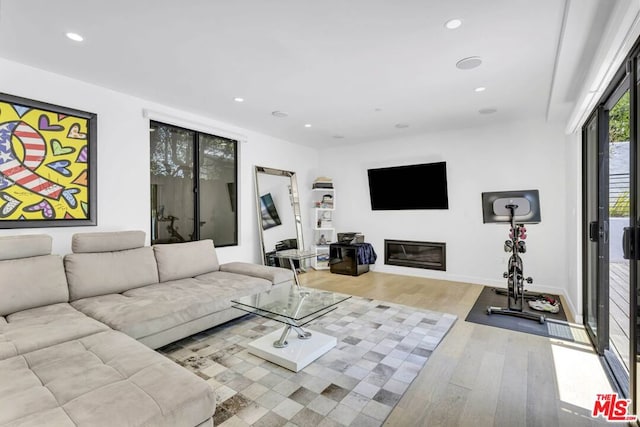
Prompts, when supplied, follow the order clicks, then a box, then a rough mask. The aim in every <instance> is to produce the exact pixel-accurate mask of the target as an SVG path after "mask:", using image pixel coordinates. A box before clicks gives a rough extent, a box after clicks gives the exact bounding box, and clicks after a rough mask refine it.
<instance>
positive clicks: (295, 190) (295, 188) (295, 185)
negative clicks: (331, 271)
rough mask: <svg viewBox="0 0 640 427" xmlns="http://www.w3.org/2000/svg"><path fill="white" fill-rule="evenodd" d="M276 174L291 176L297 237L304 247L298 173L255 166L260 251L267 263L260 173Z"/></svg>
mask: <svg viewBox="0 0 640 427" xmlns="http://www.w3.org/2000/svg"><path fill="white" fill-rule="evenodd" d="M261 173H262V174H266V175H275V176H283V177H289V179H290V183H291V203H292V207H293V218H294V221H295V226H296V237H297V240H298V249H300V250H302V249H304V238H303V236H302V214H301V211H300V194H299V193H298V182H297V179H296V173H295V172H291V171H286V170H282V169H274V168H268V167H264V166H255V168H254V174H253V177H254V182H255V195H256V214H257V222H258V235H259V237H260V251H261V254H262V263H263V264H264V265H267V255H266V250H265V247H264V235H263V233H264V230H263V229H262V212H261V211H260V186H259V185H258V174H261Z"/></svg>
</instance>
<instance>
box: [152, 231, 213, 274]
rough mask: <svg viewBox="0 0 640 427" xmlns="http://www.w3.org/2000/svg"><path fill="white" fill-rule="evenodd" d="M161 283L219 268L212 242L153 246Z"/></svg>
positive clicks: (201, 241) (203, 241)
mask: <svg viewBox="0 0 640 427" xmlns="http://www.w3.org/2000/svg"><path fill="white" fill-rule="evenodd" d="M153 251H154V253H155V256H156V261H157V262H158V273H159V275H160V281H161V282H167V281H169V280H178V279H185V278H187V277H194V276H197V275H198V274H204V273H209V272H212V271H217V270H218V269H219V268H220V264H219V263H218V256H217V255H216V249H215V247H214V246H213V240H200V241H196V242H186V243H173V244H166V245H154V246H153Z"/></svg>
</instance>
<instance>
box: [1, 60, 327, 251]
mask: <svg viewBox="0 0 640 427" xmlns="http://www.w3.org/2000/svg"><path fill="white" fill-rule="evenodd" d="M161 89H162V88H159V89H158V90H161ZM0 92H5V93H9V94H12V95H16V96H22V97H26V98H31V99H35V100H39V101H44V102H48V103H52V104H56V105H62V106H66V107H71V108H75V109H78V110H84V111H89V112H93V113H96V114H97V115H98V138H97V142H98V144H97V145H98V150H97V152H98V174H97V175H98V225H97V226H96V227H56V228H45V229H10V230H0V236H2V235H12V234H35V233H43V232H44V233H47V234H50V235H51V236H52V237H53V240H54V248H53V249H54V253H58V254H65V253H68V252H70V251H71V235H72V234H73V233H78V232H94V231H113V230H131V229H136V230H144V231H146V232H147V234H148V233H149V227H150V221H149V218H150V206H149V205H150V202H149V192H150V190H149V182H150V177H149V119H148V118H145V117H143V110H144V109H149V110H152V111H159V112H162V113H163V114H165V115H166V116H167V117H170V118H172V121H173V122H174V123H173V124H178V125H183V126H185V127H192V128H194V126H191V125H192V124H194V123H195V124H197V127H199V129H198V130H202V131H208V130H210V131H211V132H212V133H216V132H215V130H216V129H223V130H225V131H228V132H230V133H240V134H242V135H244V136H245V138H243V139H246V142H244V143H240V144H239V145H240V146H239V187H238V188H239V191H238V194H239V200H238V211H239V212H238V214H239V227H240V230H239V231H240V233H239V245H238V246H235V247H227V248H220V249H219V250H218V255H219V258H220V261H221V262H227V261H233V260H243V261H259V260H260V255H259V248H258V243H257V242H258V236H257V219H256V208H255V200H254V192H253V191H254V180H253V167H254V165H256V164H257V165H260V166H268V167H273V168H280V169H287V170H292V171H296V172H298V171H299V172H300V173H299V176H298V180H299V185H300V188H301V189H307V188H309V189H310V188H311V182H312V180H313V178H314V177H315V170H316V167H317V154H316V151H315V150H313V149H311V148H308V147H302V146H298V145H295V144H292V143H289V142H286V141H282V140H279V139H275V138H271V137H268V136H265V135H262V134H259V133H255V132H251V131H249V130H246V129H240V128H237V127H234V126H232V125H229V124H226V123H221V122H218V121H215V120H212V119H209V118H205V117H202V116H198V115H195V114H190V113H188V112H184V111H179V110H176V109H172V108H170V107H168V106H163V105H159V104H155V103H152V102H148V101H145V100H143V99H140V98H135V97H132V96H129V95H126V94H122V93H118V92H114V91H112V90H108V89H105V88H102V87H99V86H95V85H92V84H88V83H84V82H81V81H78V80H75V79H71V78H67V77H64V76H61V75H58V74H54V73H50V72H47V71H43V70H39V69H36V68H32V67H28V66H25V65H22V64H18V63H16V62H13V61H8V60H5V59H1V58H0ZM160 121H162V120H160ZM223 136H224V135H223ZM301 193H302V194H301V197H302V202H303V203H306V204H309V203H310V196H309V195H308V194H306V192H305V191H302V192H301ZM307 233H310V229H309V230H307ZM309 235H310V234H309ZM148 239H149V236H147V241H148Z"/></svg>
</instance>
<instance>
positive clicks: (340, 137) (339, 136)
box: [333, 135, 344, 139]
mask: <svg viewBox="0 0 640 427" xmlns="http://www.w3.org/2000/svg"><path fill="white" fill-rule="evenodd" d="M333 137H334V138H335V139H343V138H344V135H333Z"/></svg>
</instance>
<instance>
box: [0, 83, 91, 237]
mask: <svg viewBox="0 0 640 427" xmlns="http://www.w3.org/2000/svg"><path fill="white" fill-rule="evenodd" d="M97 223H98V218H97V115H96V114H94V113H89V112H86V111H81V110H76V109H73V108H69V107H63V106H59V105H54V104H49V103H46V102H42V101H36V100H33V99H28V98H23V97H19V96H15V95H10V94H6V93H0V229H11V228H43V227H78V226H95V225H97Z"/></svg>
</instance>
